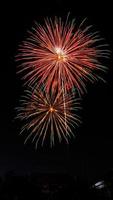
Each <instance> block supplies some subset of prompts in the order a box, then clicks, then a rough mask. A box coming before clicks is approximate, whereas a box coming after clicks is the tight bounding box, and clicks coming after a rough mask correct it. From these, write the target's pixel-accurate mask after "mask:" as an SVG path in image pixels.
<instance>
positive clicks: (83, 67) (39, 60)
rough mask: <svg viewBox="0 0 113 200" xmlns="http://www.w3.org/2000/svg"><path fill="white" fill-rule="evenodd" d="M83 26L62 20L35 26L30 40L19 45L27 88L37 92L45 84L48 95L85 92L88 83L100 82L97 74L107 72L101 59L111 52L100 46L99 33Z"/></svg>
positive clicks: (102, 45)
mask: <svg viewBox="0 0 113 200" xmlns="http://www.w3.org/2000/svg"><path fill="white" fill-rule="evenodd" d="M90 28H91V26H87V27H85V28H84V22H82V23H81V24H80V26H79V27H78V28H77V27H76V25H75V22H74V20H72V21H71V22H69V19H68V17H67V20H66V22H65V23H64V22H63V21H62V20H61V18H57V17H56V18H55V20H54V21H52V20H51V19H48V18H47V19H46V20H45V24H44V25H40V24H37V23H35V26H34V27H33V28H32V30H31V31H30V32H29V36H28V38H27V39H26V40H25V41H24V42H23V43H22V44H21V45H20V47H19V54H18V55H17V57H16V59H17V61H18V67H19V68H18V73H22V74H23V76H22V77H23V79H24V80H25V83H26V84H29V85H30V86H32V87H34V88H36V87H37V85H38V87H41V86H42V84H44V87H45V88H44V89H45V90H46V91H47V92H50V91H51V90H52V92H54V90H55V91H56V90H58V91H60V90H61V89H62V87H64V91H65V93H69V91H70V90H71V92H72V90H73V89H74V88H75V89H76V90H77V91H78V93H79V94H83V93H84V91H86V82H87V81H88V80H89V81H91V82H93V81H95V80H98V78H101V77H99V75H98V73H97V72H98V71H99V70H100V71H106V67H105V66H103V65H102V64H101V63H100V58H102V57H108V54H109V52H108V51H107V50H106V49H105V46H106V45H104V44H101V40H102V39H101V38H100V37H99V35H98V32H94V33H90Z"/></svg>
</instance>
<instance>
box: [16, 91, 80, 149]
mask: <svg viewBox="0 0 113 200" xmlns="http://www.w3.org/2000/svg"><path fill="white" fill-rule="evenodd" d="M79 108H80V105H79V99H76V100H75V98H74V96H69V95H65V110H64V100H63V95H62V91H61V92H60V93H56V94H54V95H53V94H50V95H49V94H47V93H44V91H43V92H41V91H40V90H39V89H35V90H34V91H33V92H32V90H31V88H30V90H27V91H26V92H25V96H23V98H22V100H21V106H20V107H18V108H17V111H18V115H17V118H18V119H20V120H22V122H23V124H24V125H23V127H22V130H21V132H20V133H23V132H26V131H27V134H28V135H27V138H26V140H25V143H26V142H27V140H28V139H29V138H32V141H33V142H35V144H36V148H37V144H38V142H39V141H41V144H42V145H43V143H44V141H45V138H46V137H50V144H51V146H52V145H54V140H55V137H57V138H58V140H59V142H61V141H62V139H65V141H66V142H67V143H68V140H69V138H70V137H71V136H74V134H73V131H72V129H74V127H76V126H78V125H79V122H80V119H79V117H78V116H77V110H78V109H79ZM64 111H65V112H64Z"/></svg>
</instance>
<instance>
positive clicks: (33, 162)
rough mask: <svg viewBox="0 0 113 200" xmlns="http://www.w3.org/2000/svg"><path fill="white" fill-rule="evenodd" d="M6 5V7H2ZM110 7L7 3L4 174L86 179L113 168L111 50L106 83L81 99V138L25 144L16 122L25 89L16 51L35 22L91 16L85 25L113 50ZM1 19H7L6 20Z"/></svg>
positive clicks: (0, 159)
mask: <svg viewBox="0 0 113 200" xmlns="http://www.w3.org/2000/svg"><path fill="white" fill-rule="evenodd" d="M1 8H2V7H1ZM111 8H112V6H111V5H110V4H107V2H106V4H105V3H104V2H103V3H102V4H101V3H100V4H98V3H96V1H93V2H92V1H91V3H87V4H82V2H80V4H79V3H77V1H72V0H69V1H67V3H66V2H65V1H62V0H61V1H60V0H56V1H52V2H50V1H46V3H45V1H42V2H40V3H39V1H37V3H36V1H35V3H34V2H33V1H31V3H25V2H24V3H18V2H16V3H10V4H9V5H7V6H6V5H4V6H3V12H2V17H1V30H2V33H3V36H2V37H1V42H3V49H2V53H3V56H2V60H3V61H2V62H1V66H0V70H1V95H0V97H1V109H0V117H1V120H0V121H1V125H0V174H2V173H4V172H6V171H9V170H14V171H16V173H19V174H21V173H27V172H29V173H32V172H34V171H36V172H38V173H51V172H67V173H69V174H72V175H74V176H78V177H80V179H82V180H86V181H87V180H88V181H90V180H91V181H93V180H94V179H95V178H96V177H99V176H101V175H102V174H103V173H106V172H107V171H108V170H110V169H111V168H113V119H112V118H113V117H112V113H113V66H112V53H111V55H110V59H109V60H108V61H106V64H107V66H108V68H109V69H108V72H107V73H106V74H105V75H104V79H105V80H106V83H103V82H101V81H98V82H97V83H95V84H90V83H89V84H87V90H88V92H87V94H85V95H84V96H83V97H82V107H83V109H82V111H81V118H82V122H83V123H82V125H81V126H80V127H79V128H78V129H77V137H76V139H75V140H73V139H72V140H71V142H70V144H69V145H65V144H62V145H61V144H56V146H55V147H53V149H51V148H49V147H46V146H45V147H43V148H40V147H39V148H38V149H37V150H35V148H34V145H33V144H31V143H30V142H28V143H27V145H24V144H23V142H24V139H25V138H24V136H19V128H20V127H19V126H20V125H19V124H18V123H17V122H16V121H15V120H14V116H15V115H16V114H15V110H14V108H15V107H16V106H17V105H18V100H19V98H20V95H21V94H22V92H23V87H22V81H21V80H20V77H19V76H18V75H16V66H17V63H16V62H15V55H16V53H17V49H18V45H19V43H20V42H21V41H22V40H23V39H24V38H25V36H26V31H27V30H29V29H30V28H31V26H32V25H33V22H34V21H35V20H36V21H39V22H41V21H42V19H43V17H46V16H49V17H50V16H54V15H56V16H61V17H63V18H65V16H66V15H67V13H68V12H70V13H71V15H70V16H71V17H72V18H75V17H76V19H77V23H78V24H79V23H80V22H81V21H82V20H83V19H84V18H85V17H87V24H88V25H89V24H93V25H94V30H99V31H100V35H101V36H102V37H104V38H105V39H106V42H107V43H108V44H109V49H110V50H111V51H112V49H113V46H112V45H113V43H112V42H113V38H112V37H113V28H112V17H113V16H112V15H113V14H112V11H111ZM2 22H3V23H2Z"/></svg>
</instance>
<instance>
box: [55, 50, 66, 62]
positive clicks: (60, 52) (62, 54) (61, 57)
mask: <svg viewBox="0 0 113 200" xmlns="http://www.w3.org/2000/svg"><path fill="white" fill-rule="evenodd" d="M55 53H56V54H57V60H58V61H65V60H66V55H65V52H64V51H63V50H62V49H61V48H60V47H56V48H55Z"/></svg>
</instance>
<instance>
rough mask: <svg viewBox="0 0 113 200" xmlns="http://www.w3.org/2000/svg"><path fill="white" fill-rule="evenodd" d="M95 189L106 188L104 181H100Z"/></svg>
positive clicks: (95, 185)
mask: <svg viewBox="0 0 113 200" xmlns="http://www.w3.org/2000/svg"><path fill="white" fill-rule="evenodd" d="M93 187H95V188H97V189H102V188H104V187H105V182H104V181H99V182H97V183H95V184H94V185H93Z"/></svg>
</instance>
